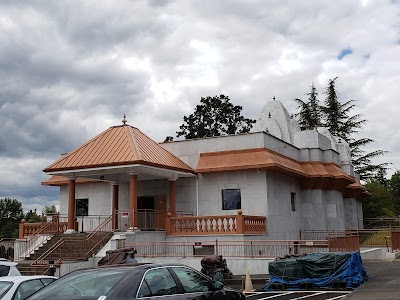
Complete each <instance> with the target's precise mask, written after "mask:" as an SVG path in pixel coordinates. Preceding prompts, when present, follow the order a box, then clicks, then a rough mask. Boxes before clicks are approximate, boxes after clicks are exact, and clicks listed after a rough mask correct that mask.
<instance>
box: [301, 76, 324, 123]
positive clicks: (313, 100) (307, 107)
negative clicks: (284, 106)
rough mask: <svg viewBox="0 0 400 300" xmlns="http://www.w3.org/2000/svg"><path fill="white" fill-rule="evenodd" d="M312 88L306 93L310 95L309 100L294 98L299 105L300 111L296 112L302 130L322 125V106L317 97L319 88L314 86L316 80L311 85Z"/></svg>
mask: <svg viewBox="0 0 400 300" xmlns="http://www.w3.org/2000/svg"><path fill="white" fill-rule="evenodd" d="M310 88H311V90H310V92H309V93H306V95H307V96H308V102H304V101H303V100H301V99H298V98H297V99H294V101H296V102H297V104H298V105H299V106H298V107H297V108H298V109H300V112H299V113H297V114H295V116H297V117H298V121H299V125H300V128H301V130H308V129H313V128H316V127H318V126H321V124H322V123H321V108H320V105H319V100H318V98H317V96H318V93H317V89H316V88H315V86H314V82H313V83H312V85H311V87H310Z"/></svg>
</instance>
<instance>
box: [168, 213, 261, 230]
mask: <svg viewBox="0 0 400 300" xmlns="http://www.w3.org/2000/svg"><path fill="white" fill-rule="evenodd" d="M266 219H267V218H266V217H263V216H249V215H243V214H242V211H241V210H239V211H238V214H237V215H221V216H181V217H172V216H171V214H168V218H167V219H166V223H165V230H166V234H167V235H209V234H266V233H267V222H266Z"/></svg>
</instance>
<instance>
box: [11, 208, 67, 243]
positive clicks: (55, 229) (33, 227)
mask: <svg viewBox="0 0 400 300" xmlns="http://www.w3.org/2000/svg"><path fill="white" fill-rule="evenodd" d="M67 225H68V224H67V222H60V215H58V214H57V215H53V216H52V217H51V219H50V220H49V221H47V222H38V223H27V222H26V221H25V220H24V219H23V220H22V221H21V223H20V224H19V238H20V239H22V238H26V237H30V236H34V235H37V234H54V233H60V232H64V231H65V230H66V229H67Z"/></svg>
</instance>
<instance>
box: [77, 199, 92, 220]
mask: <svg viewBox="0 0 400 300" xmlns="http://www.w3.org/2000/svg"><path fill="white" fill-rule="evenodd" d="M75 202H76V212H75V213H76V216H88V215H89V199H76V200H75Z"/></svg>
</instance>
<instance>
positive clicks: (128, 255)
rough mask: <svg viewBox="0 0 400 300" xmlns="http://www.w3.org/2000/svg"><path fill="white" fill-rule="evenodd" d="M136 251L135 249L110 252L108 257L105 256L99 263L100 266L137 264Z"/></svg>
mask: <svg viewBox="0 0 400 300" xmlns="http://www.w3.org/2000/svg"><path fill="white" fill-rule="evenodd" d="M136 253H137V252H136V249H134V248H123V249H118V250H108V251H107V252H106V256H104V257H103V258H102V259H101V260H100V261H99V262H98V266H107V265H120V264H127V263H136V262H137V261H136V259H135V254H136Z"/></svg>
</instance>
